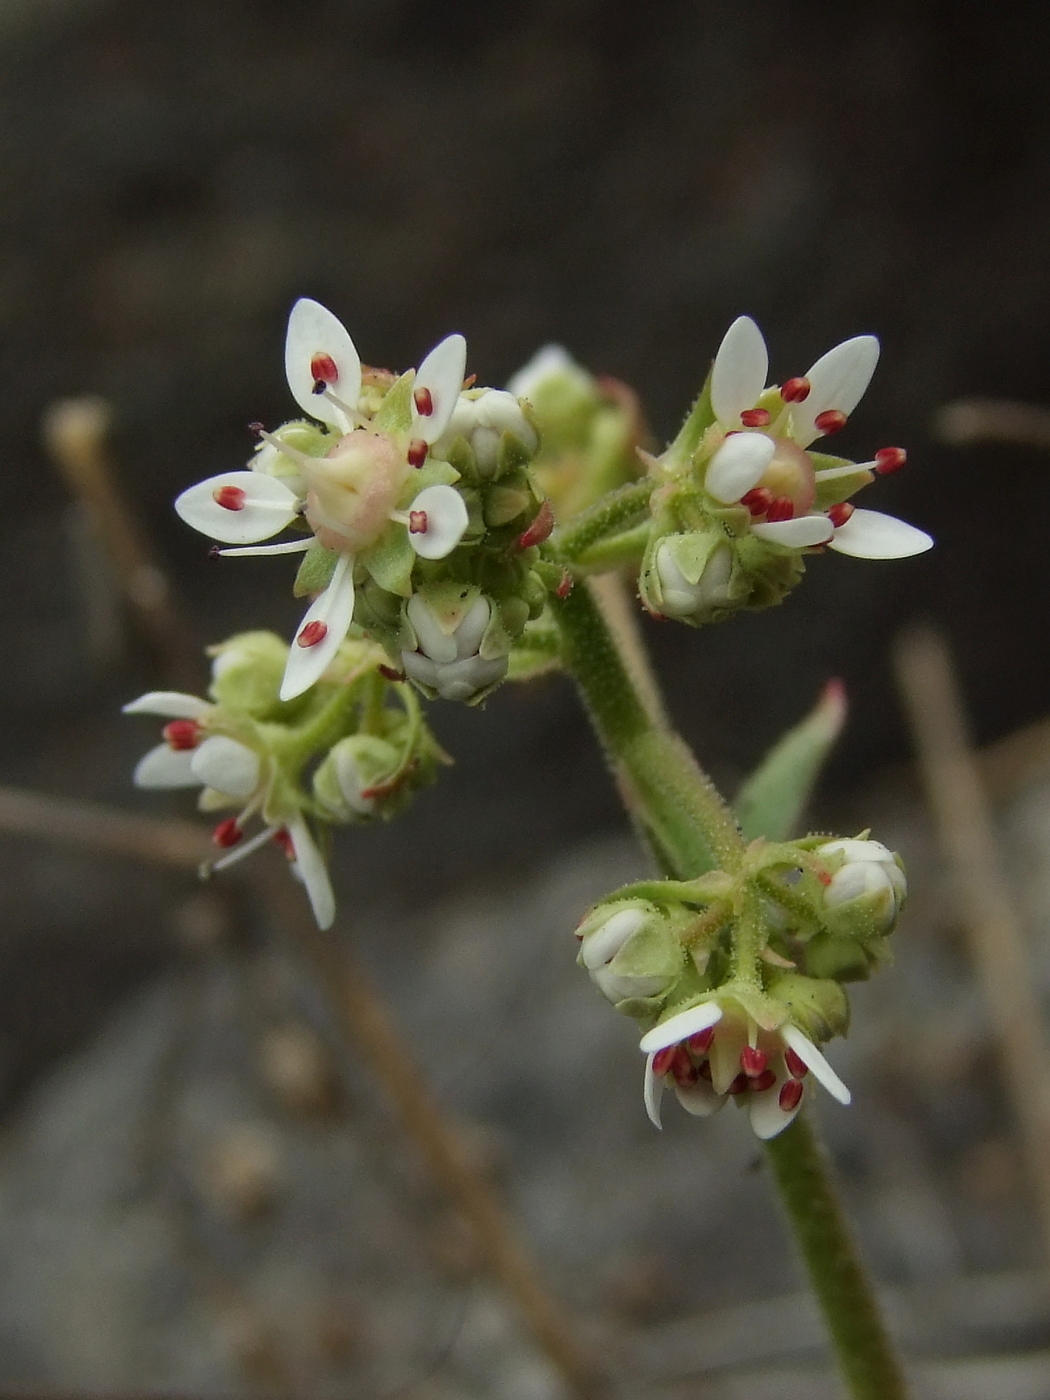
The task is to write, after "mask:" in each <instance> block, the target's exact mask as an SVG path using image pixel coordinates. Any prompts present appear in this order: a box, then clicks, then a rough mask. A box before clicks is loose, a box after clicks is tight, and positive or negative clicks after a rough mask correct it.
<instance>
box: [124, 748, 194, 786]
mask: <svg viewBox="0 0 1050 1400" xmlns="http://www.w3.org/2000/svg"><path fill="white" fill-rule="evenodd" d="M192 758H193V750H192V749H170V748H169V747H168V746H167V744H158V745H157V747H156V748H155V749H150V751H149V753H148V754H146V755H145V756H144V757H143V758H140V759H139V761H138V763H137V764H136V765H135V772H134V773H133V774H132V782H133V783H134V784H135V786H136V787H141V788H187V787H198V786H199V785H200V780H199V779H198V778H197V777H196V775H195V774H194V772H193V769H192V768H191V767H190V760H191V759H192Z"/></svg>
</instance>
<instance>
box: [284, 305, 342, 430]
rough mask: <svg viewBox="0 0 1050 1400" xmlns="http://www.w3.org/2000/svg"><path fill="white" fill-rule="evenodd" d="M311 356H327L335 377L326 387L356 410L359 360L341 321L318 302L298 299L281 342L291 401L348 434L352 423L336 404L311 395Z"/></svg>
mask: <svg viewBox="0 0 1050 1400" xmlns="http://www.w3.org/2000/svg"><path fill="white" fill-rule="evenodd" d="M315 355H328V356H329V357H330V358H331V360H332V361H333V362H334V364H335V367H336V369H337V370H338V371H339V376H338V378H337V379H336V380H335V382H334V383H333V384H332V385H331V386H330V387H331V389H332V392H333V393H334V394H335V395H336V396H337V397H338V398H340V399H342V401H343V402H344V403H345V404H348V405H349V406H350V408H352V409H356V408H357V404H358V400H359V399H360V397H361V357H360V355H359V354H358V353H357V349H356V347H355V345H354V342H353V341H352V340H351V339H350V333H349V332H348V331H347V329H346V327H345V326H344V325H343V323H342V321H340V320H339V318H338V317H337V316H333V315H332V313H331V312H330V311H329V310H328V309H327V308H326V307H324V306H322V305H321V304H320V302H316V301H311V300H310V298H309V297H301V298H300V299H299V300H298V301H297V302H296V303H295V305H294V306H293V307H292V314H291V315H290V316H289V317H288V334H287V336H286V337H285V342H284V372H285V374H286V375H287V376H288V387H289V389H291V391H292V398H293V399H295V401H296V403H297V404H298V405H299V407H300V408H301V409H302V410H303V412H304V413H308V414H309V415H310V417H311V418H319V419H320V420H321V422H322V423H330V424H331V425H332V427H334V428H338V429H339V431H340V432H341V433H347V432H349V431H350V428H351V427H352V424H351V422H350V419H349V418H348V417H347V415H346V414H345V413H344V412H343V410H342V409H341V408H339V407H338V406H337V405H336V404H334V403H331V402H330V401H329V400H328V399H326V398H325V397H324V396H323V395H322V394H315V393H314V391H313V390H314V384H315V382H316V380H315V376H314V373H313V371H312V369H311V368H310V362H311V361H312V360H313V357H314V356H315Z"/></svg>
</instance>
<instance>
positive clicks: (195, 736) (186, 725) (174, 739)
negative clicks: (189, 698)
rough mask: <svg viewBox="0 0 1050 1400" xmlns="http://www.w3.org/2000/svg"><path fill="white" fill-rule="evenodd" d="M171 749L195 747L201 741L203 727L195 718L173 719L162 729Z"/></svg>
mask: <svg viewBox="0 0 1050 1400" xmlns="http://www.w3.org/2000/svg"><path fill="white" fill-rule="evenodd" d="M161 732H162V733H163V735H164V742H165V743H166V744H167V746H168V748H169V749H175V750H176V752H178V751H179V750H180V749H195V748H196V747H197V745H198V744H199V743H200V741H201V727H200V725H199V724H198V723H197V721H196V720H195V719H173V720H172V721H171V723H170V724H166V725H165V726H164V728H163V730H162V731H161Z"/></svg>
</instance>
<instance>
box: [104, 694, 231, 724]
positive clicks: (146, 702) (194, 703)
mask: <svg viewBox="0 0 1050 1400" xmlns="http://www.w3.org/2000/svg"><path fill="white" fill-rule="evenodd" d="M210 709H211V706H210V705H209V704H208V702H207V700H202V699H201V698H200V696H199V695H184V694H183V693H182V691H181V690H150V691H147V692H146V694H145V695H140V696H139V698H138V699H137V700H129V701H128V703H127V704H126V705H124V706H123V708H122V709H121V714H125V715H160V716H161V717H162V718H163V719H202V718H203V717H204V716H205V715H206V714H207V713H208V711H209V710H210Z"/></svg>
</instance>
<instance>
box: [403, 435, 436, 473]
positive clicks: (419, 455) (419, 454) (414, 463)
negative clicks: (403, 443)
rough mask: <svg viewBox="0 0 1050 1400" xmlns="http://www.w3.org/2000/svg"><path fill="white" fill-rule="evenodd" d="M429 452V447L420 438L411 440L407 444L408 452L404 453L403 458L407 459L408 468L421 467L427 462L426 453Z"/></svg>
mask: <svg viewBox="0 0 1050 1400" xmlns="http://www.w3.org/2000/svg"><path fill="white" fill-rule="evenodd" d="M429 451H430V448H429V446H428V445H427V444H426V443H425V442H424V441H423V439H422V438H413V439H412V441H411V442H410V443H409V444H408V451H407V452H406V453H405V456H406V457H407V458H408V465H409V466H410V467H421V466H422V465H423V463H424V462H425V461H426V460H427V453H428V452H429Z"/></svg>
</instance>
